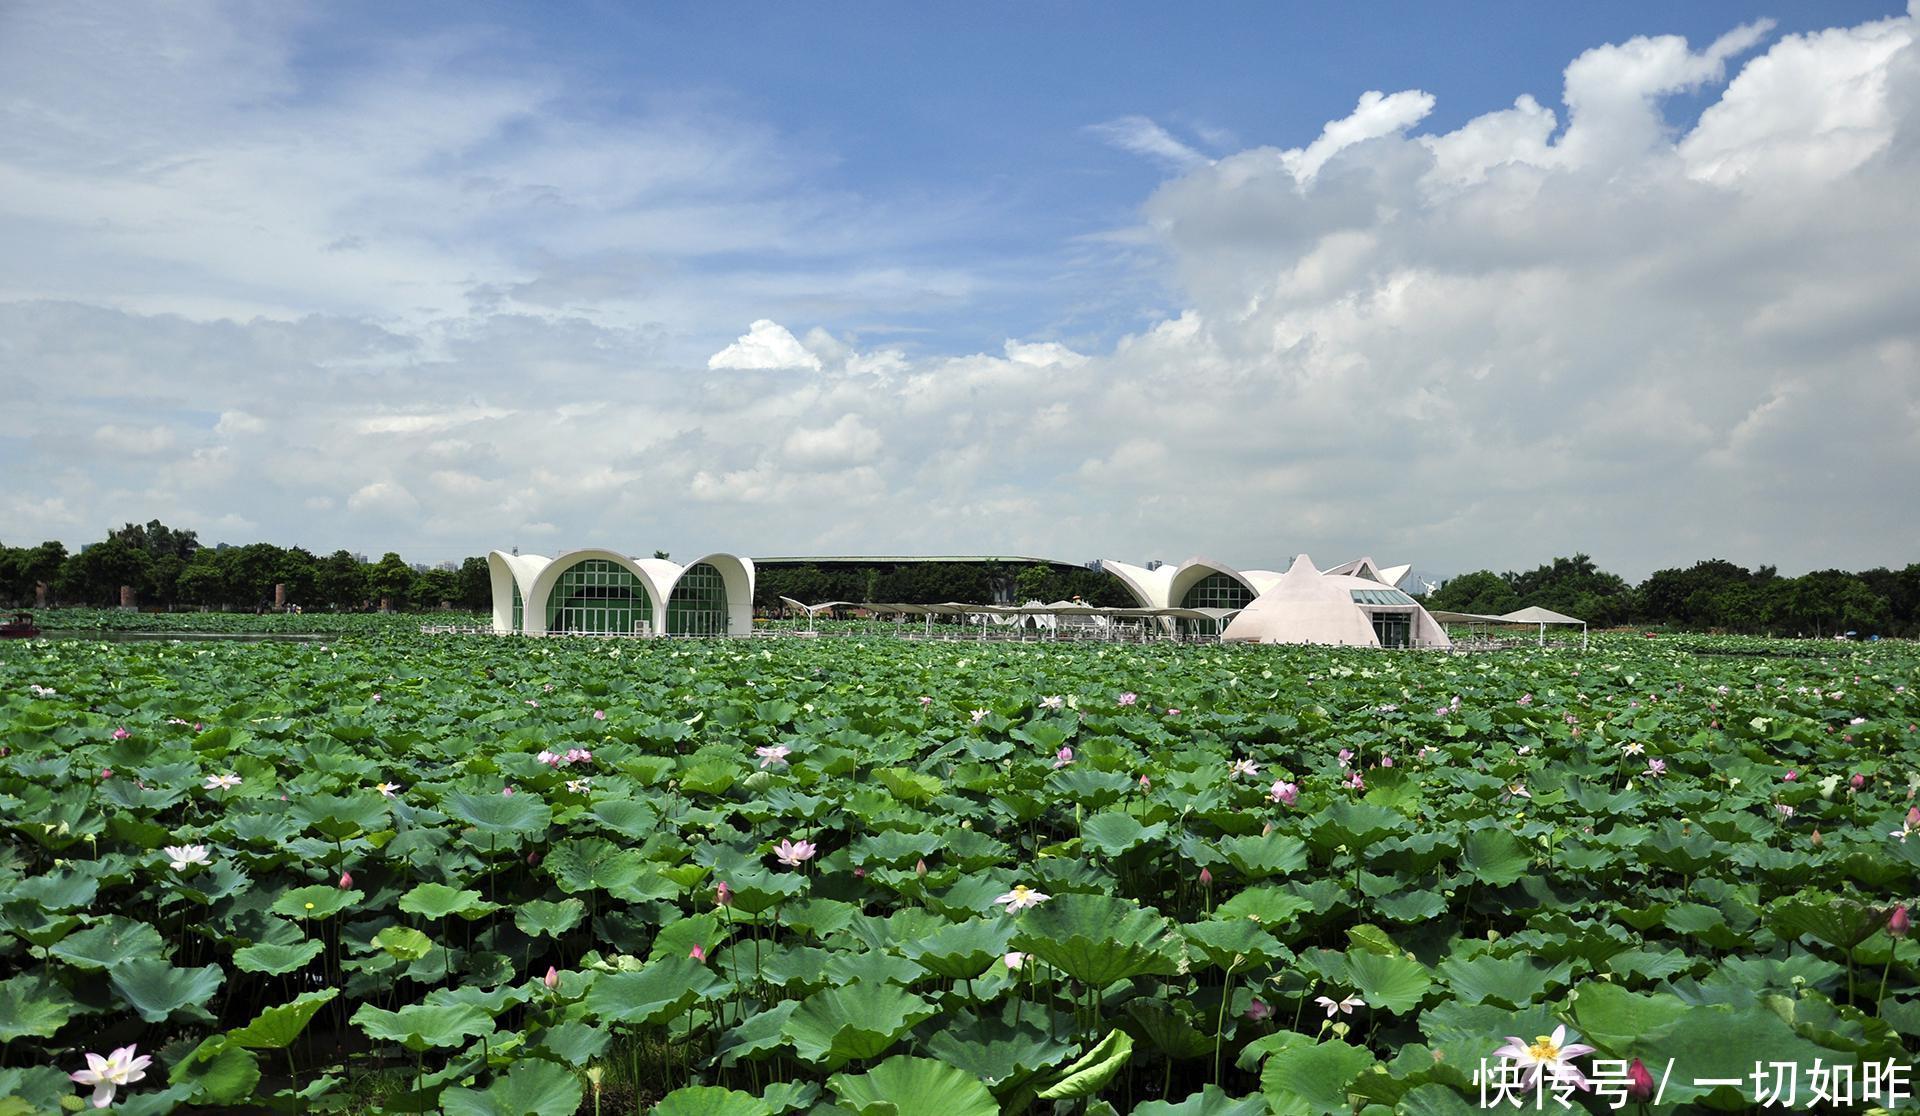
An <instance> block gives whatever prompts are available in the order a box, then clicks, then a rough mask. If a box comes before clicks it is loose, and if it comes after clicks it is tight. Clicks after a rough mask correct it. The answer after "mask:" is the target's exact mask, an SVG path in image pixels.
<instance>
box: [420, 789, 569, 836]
mask: <svg viewBox="0 0 1920 1116" xmlns="http://www.w3.org/2000/svg"><path fill="white" fill-rule="evenodd" d="M440 808H441V809H443V810H445V811H446V812H447V813H448V815H450V816H452V817H455V818H458V819H459V820H461V821H463V822H466V823H467V824H468V825H470V826H472V827H474V828H475V829H477V830H479V831H480V832H482V833H505V834H513V835H515V836H519V837H537V836H538V835H539V834H541V833H544V832H546V829H547V826H548V825H549V824H551V823H552V821H553V809H552V807H550V806H548V805H547V804H546V803H544V802H542V801H540V800H539V799H538V798H535V797H534V796H533V795H531V794H526V793H524V792H523V793H520V794H450V795H448V796H446V797H445V798H444V799H442V800H441V801H440Z"/></svg>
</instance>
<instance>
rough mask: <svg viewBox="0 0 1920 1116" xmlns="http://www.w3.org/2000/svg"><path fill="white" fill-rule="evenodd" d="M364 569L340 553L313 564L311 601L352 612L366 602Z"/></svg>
mask: <svg viewBox="0 0 1920 1116" xmlns="http://www.w3.org/2000/svg"><path fill="white" fill-rule="evenodd" d="M368 592H369V589H368V586H367V567H366V566H365V565H363V564H362V563H361V562H360V560H359V559H357V558H355V557H354V556H353V555H351V554H349V553H347V552H346V551H344V550H336V551H334V552H333V553H332V554H329V555H327V556H326V557H325V558H322V559H320V560H319V561H318V562H316V563H314V570H313V596H314V600H315V601H316V602H318V603H320V604H322V605H325V606H326V607H328V608H333V609H356V608H360V607H361V606H363V605H365V604H366V602H367V593H368Z"/></svg>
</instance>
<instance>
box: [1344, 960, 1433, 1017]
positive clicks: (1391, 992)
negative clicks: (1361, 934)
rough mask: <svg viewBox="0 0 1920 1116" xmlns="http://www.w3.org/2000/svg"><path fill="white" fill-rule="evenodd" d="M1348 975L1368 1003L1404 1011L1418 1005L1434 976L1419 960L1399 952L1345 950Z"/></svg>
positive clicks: (1375, 1006) (1394, 1011)
mask: <svg viewBox="0 0 1920 1116" xmlns="http://www.w3.org/2000/svg"><path fill="white" fill-rule="evenodd" d="M1347 978H1348V979H1349V980H1350V981H1351V982H1352V983H1353V987H1354V988H1355V989H1356V990H1357V991H1358V992H1359V993H1360V996H1361V998H1362V999H1364V1000H1366V1001H1367V1006H1368V1007H1371V1008H1376V1009H1378V1010H1380V1011H1390V1012H1393V1013H1394V1014H1396V1015H1403V1014H1405V1013H1407V1012H1409V1011H1412V1010H1413V1009H1414V1008H1417V1007H1419V1006H1420V1001H1421V1000H1422V999H1424V998H1425V997H1426V994H1427V990H1428V989H1429V988H1431V987H1432V986H1433V976H1432V974H1431V973H1429V972H1428V971H1427V967H1426V966H1425V965H1422V964H1421V963H1420V962H1418V961H1415V960H1412V959H1411V958H1408V957H1404V956H1401V955H1399V954H1384V953H1375V952H1373V951H1371V950H1359V949H1350V950H1348V951H1347Z"/></svg>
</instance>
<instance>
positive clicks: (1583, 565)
mask: <svg viewBox="0 0 1920 1116" xmlns="http://www.w3.org/2000/svg"><path fill="white" fill-rule="evenodd" d="M1423 603H1425V604H1426V606H1427V607H1428V608H1430V609H1448V610H1451V611H1454V612H1474V613H1480V614H1483V615H1493V616H1498V615H1501V614H1504V613H1508V612H1512V611H1513V610H1515V609H1518V608H1526V607H1528V606H1533V605H1537V606H1539V607H1541V608H1550V609H1552V610H1554V611H1555V612H1563V613H1565V614H1567V615H1569V616H1575V617H1579V618H1580V619H1582V620H1585V621H1587V623H1589V624H1591V625H1593V626H1594V627H1610V626H1614V625H1620V624H1643V625H1659V626H1664V627H1676V628H1693V629H1701V630H1707V629H1718V630H1721V631H1728V632H1744V633H1753V634H1772V635H1810V636H1821V635H1832V634H1835V633H1838V632H1847V631H1855V632H1859V633H1861V634H1862V635H1866V634H1879V635H1889V636H1914V635H1920V563H1914V564H1910V565H1908V566H1907V567H1906V568H1904V569H1899V570H1890V569H1886V568H1885V567H1880V568H1876V569H1871V570H1862V571H1860V572H1858V573H1849V572H1847V571H1846V570H1815V571H1813V572H1812V573H1807V574H1802V575H1801V576H1799V577H1782V576H1781V575H1780V572H1779V570H1777V569H1775V568H1774V567H1772V566H1761V567H1760V568H1759V569H1755V570H1749V569H1747V568H1746V567H1745V566H1740V565H1736V564H1734V563H1732V562H1729V561H1726V560H1725V559H1721V558H1710V559H1708V560H1706V561H1704V562H1696V563H1694V564H1693V565H1692V566H1689V567H1686V568H1677V567H1676V568H1674V569H1666V570H1656V571H1655V572H1654V573H1653V574H1651V575H1649V576H1648V577H1647V579H1646V580H1645V581H1642V582H1641V583H1640V584H1638V585H1632V584H1629V583H1628V582H1627V581H1626V579H1624V578H1622V577H1620V576H1619V575H1617V574H1610V573H1607V572H1606V571H1604V570H1601V569H1599V568H1597V567H1596V566H1595V565H1594V563H1593V559H1592V558H1590V557H1588V556H1587V555H1585V554H1576V555H1574V556H1573V557H1571V558H1555V559H1554V560H1553V561H1552V562H1550V563H1548V564H1547V565H1544V566H1540V567H1537V568H1535V569H1532V570H1528V571H1525V572H1512V571H1509V572H1507V573H1499V574H1497V573H1494V572H1493V571H1492V570H1477V571H1475V572H1473V573H1468V574H1461V575H1460V576H1459V577H1455V578H1452V579H1450V580H1448V581H1446V582H1445V583H1443V584H1441V585H1440V586H1439V588H1437V589H1435V590H1434V591H1433V592H1432V593H1430V594H1428V595H1427V596H1426V597H1425V598H1424V600H1423Z"/></svg>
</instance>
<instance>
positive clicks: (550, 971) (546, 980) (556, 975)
mask: <svg viewBox="0 0 1920 1116" xmlns="http://www.w3.org/2000/svg"><path fill="white" fill-rule="evenodd" d="M540 983H541V984H544V985H546V986H547V987H548V988H555V987H558V986H559V984H560V970H559V969H556V968H554V967H553V966H552V965H548V966H547V975H546V976H544V977H541V978H540Z"/></svg>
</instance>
